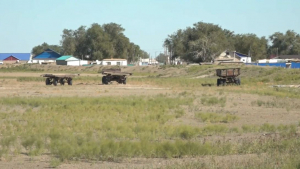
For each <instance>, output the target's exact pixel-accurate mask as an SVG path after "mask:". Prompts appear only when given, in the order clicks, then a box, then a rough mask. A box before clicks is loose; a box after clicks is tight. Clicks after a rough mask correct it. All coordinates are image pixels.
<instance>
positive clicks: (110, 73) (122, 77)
mask: <svg viewBox="0 0 300 169" xmlns="http://www.w3.org/2000/svg"><path fill="white" fill-rule="evenodd" d="M101 73H102V74H103V76H102V84H106V85H107V84H111V83H112V81H116V82H118V83H119V84H126V79H127V76H129V75H132V73H128V72H121V69H103V70H102V72H101Z"/></svg>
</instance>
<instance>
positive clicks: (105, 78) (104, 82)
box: [102, 76, 108, 84]
mask: <svg viewBox="0 0 300 169" xmlns="http://www.w3.org/2000/svg"><path fill="white" fill-rule="evenodd" d="M102 84H108V82H107V77H106V76H103V77H102Z"/></svg>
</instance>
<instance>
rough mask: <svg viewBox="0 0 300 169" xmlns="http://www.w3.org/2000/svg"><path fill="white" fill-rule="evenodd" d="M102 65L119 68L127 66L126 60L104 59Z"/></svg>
mask: <svg viewBox="0 0 300 169" xmlns="http://www.w3.org/2000/svg"><path fill="white" fill-rule="evenodd" d="M100 64H101V65H104V66H105V65H117V66H127V60H126V59H103V60H102V62H101V63H100Z"/></svg>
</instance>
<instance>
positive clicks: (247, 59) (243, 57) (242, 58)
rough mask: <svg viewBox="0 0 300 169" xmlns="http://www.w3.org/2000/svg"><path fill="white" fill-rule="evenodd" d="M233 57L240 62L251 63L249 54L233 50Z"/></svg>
mask: <svg viewBox="0 0 300 169" xmlns="http://www.w3.org/2000/svg"><path fill="white" fill-rule="evenodd" d="M233 55H234V57H236V58H239V60H240V61H241V62H244V63H251V56H248V55H245V54H242V53H238V52H233Z"/></svg>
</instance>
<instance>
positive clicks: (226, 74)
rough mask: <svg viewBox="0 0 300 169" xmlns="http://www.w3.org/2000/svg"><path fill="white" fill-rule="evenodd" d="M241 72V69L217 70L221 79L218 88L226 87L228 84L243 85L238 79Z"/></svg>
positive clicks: (218, 80) (218, 81)
mask: <svg viewBox="0 0 300 169" xmlns="http://www.w3.org/2000/svg"><path fill="white" fill-rule="evenodd" d="M240 71H241V69H240V68H227V69H217V70H216V75H217V76H218V77H219V78H218V79H217V86H225V85H227V84H236V85H241V79H240V78H239V77H238V76H239V75H240Z"/></svg>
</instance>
